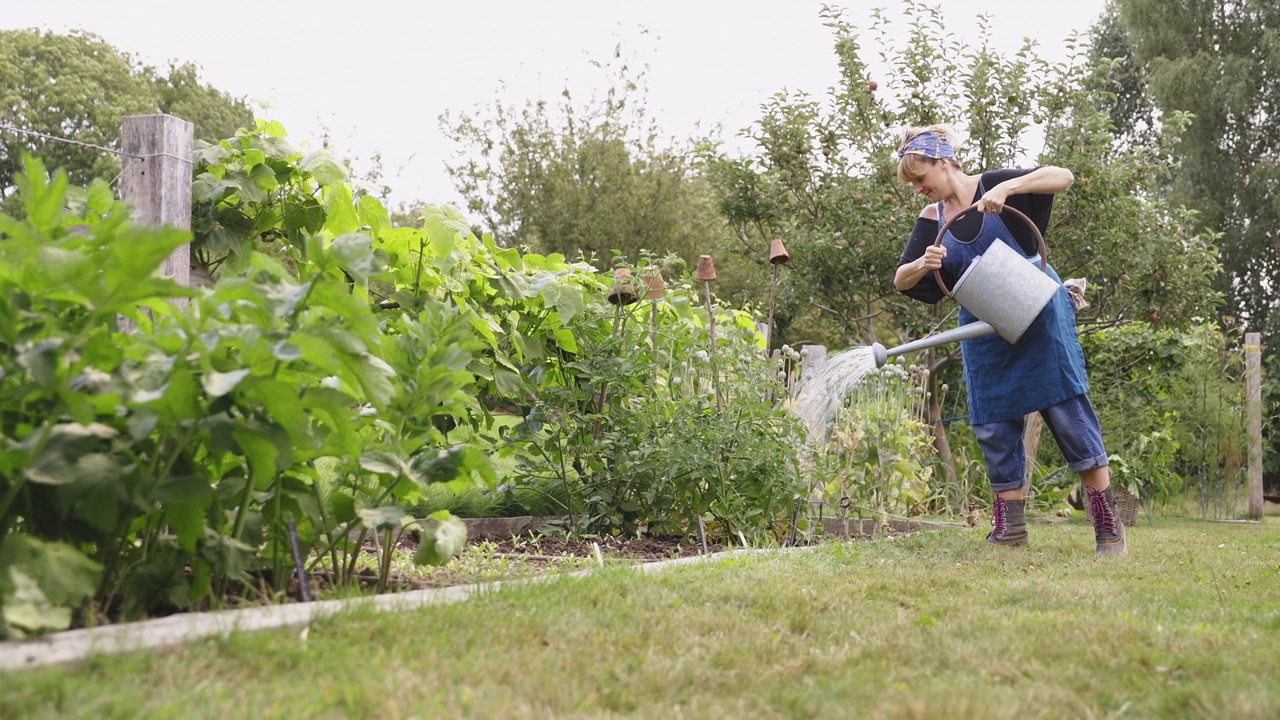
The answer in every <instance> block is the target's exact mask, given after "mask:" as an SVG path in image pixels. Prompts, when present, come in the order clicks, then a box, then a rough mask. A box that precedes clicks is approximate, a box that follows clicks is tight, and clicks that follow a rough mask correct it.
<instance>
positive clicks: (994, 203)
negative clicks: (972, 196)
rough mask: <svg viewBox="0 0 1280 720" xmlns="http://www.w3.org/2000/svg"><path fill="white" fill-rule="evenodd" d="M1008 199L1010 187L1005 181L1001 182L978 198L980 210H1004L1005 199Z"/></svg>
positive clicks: (987, 211)
mask: <svg viewBox="0 0 1280 720" xmlns="http://www.w3.org/2000/svg"><path fill="white" fill-rule="evenodd" d="M1008 199H1009V188H1007V187H1005V183H1000V184H999V185H997V186H995V187H993V188H991V189H990V190H988V191H986V192H985V193H983V195H982V197H980V198H978V211H979V212H984V213H999V212H1003V211H1004V203H1005V200H1008Z"/></svg>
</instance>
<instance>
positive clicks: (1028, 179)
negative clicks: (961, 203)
mask: <svg viewBox="0 0 1280 720" xmlns="http://www.w3.org/2000/svg"><path fill="white" fill-rule="evenodd" d="M1075 179H1076V176H1075V175H1073V174H1072V173H1071V171H1070V170H1068V169H1066V168H1061V167H1057V166H1056V165H1042V166H1040V167H1038V168H1036V169H1035V170H1032V171H1031V172H1029V173H1027V174H1026V175H1019V176H1018V177H1014V178H1009V179H1008V180H1005V181H1004V182H1002V183H1000V184H999V185H996V186H995V187H993V188H991V189H990V190H987V192H986V193H985V194H984V195H983V196H982V197H981V198H980V199H979V200H978V210H980V211H982V212H984V213H998V212H1000V211H1002V210H1004V203H1005V201H1006V200H1008V199H1009V196H1010V195H1028V194H1040V195H1053V194H1055V193H1060V192H1062V191H1063V190H1066V189H1067V188H1069V187H1071V183H1073V182H1075Z"/></svg>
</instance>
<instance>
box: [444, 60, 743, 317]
mask: <svg viewBox="0 0 1280 720" xmlns="http://www.w3.org/2000/svg"><path fill="white" fill-rule="evenodd" d="M593 64H594V65H595V66H596V67H597V68H599V69H600V70H601V71H602V72H604V73H605V76H606V84H607V88H606V89H605V90H604V91H603V94H600V93H594V92H593V93H592V94H591V95H590V96H589V98H588V99H587V100H586V101H580V100H579V99H578V96H576V95H575V94H573V92H571V91H570V89H569V88H565V90H564V91H563V93H561V96H560V98H559V99H558V100H557V101H556V102H554V103H549V102H548V101H546V100H528V101H526V102H525V103H524V105H523V106H516V105H512V104H506V103H504V102H502V101H501V100H499V101H496V102H495V103H494V104H493V105H492V106H491V107H487V108H482V109H480V110H477V111H476V112H474V113H471V114H467V113H463V114H460V115H457V116H454V115H451V114H448V113H446V114H445V115H443V116H442V117H441V118H440V124H441V128H442V129H443V131H444V132H445V134H446V135H447V136H448V137H449V138H450V139H451V140H453V141H454V142H455V143H457V145H458V150H457V153H456V154H455V157H454V160H453V161H452V162H451V163H450V164H449V165H448V171H449V174H450V176H451V177H452V178H453V180H454V185H455V187H456V188H457V189H458V191H459V192H460V193H461V194H462V196H463V198H465V200H466V202H467V205H468V209H469V210H470V211H471V212H472V213H474V214H476V215H478V216H479V217H480V218H481V222H482V224H483V225H484V226H485V227H486V228H487V229H490V230H491V231H492V232H493V234H494V237H495V238H496V239H497V240H498V242H499V243H501V244H503V245H505V246H526V247H529V248H531V249H533V250H535V251H537V252H540V253H561V254H563V255H565V256H566V257H568V258H571V259H576V258H578V257H579V256H581V257H584V258H588V259H591V258H594V259H595V261H596V262H597V263H609V262H611V261H612V260H613V256H614V251H617V252H618V253H619V254H620V255H621V256H622V257H623V258H625V259H626V260H629V261H632V262H634V261H636V260H638V259H639V258H640V255H641V252H642V251H649V252H651V253H653V254H655V255H659V256H664V255H667V254H669V253H673V254H675V255H678V256H679V257H680V258H682V259H683V260H684V261H685V262H686V263H693V262H694V261H695V260H696V259H697V257H698V256H699V255H701V254H710V253H714V252H715V251H716V250H717V249H718V248H719V247H720V246H721V245H722V244H723V240H724V239H725V238H726V237H727V236H728V230H727V228H726V227H725V224H724V221H723V219H722V218H721V217H720V216H719V214H718V213H717V211H716V207H715V203H714V200H713V196H712V192H711V187H710V185H709V184H708V182H707V180H706V178H705V177H704V176H703V175H702V174H701V173H700V172H699V168H698V167H697V166H696V163H695V159H694V153H693V151H692V146H691V144H690V143H689V142H687V141H678V140H673V139H670V138H668V137H666V136H665V135H664V134H663V133H662V132H661V131H660V130H659V129H658V127H657V125H656V123H655V122H654V121H653V119H652V118H650V117H649V115H648V114H647V112H646V110H645V105H646V100H645V90H644V75H645V73H644V71H643V70H641V71H639V72H636V71H634V70H633V68H632V65H631V64H630V63H628V62H627V61H626V60H625V59H624V57H623V54H622V50H621V47H619V48H617V49H615V52H614V55H613V57H612V58H611V60H610V61H609V62H606V63H601V62H594V63H593ZM760 252H764V250H763V249H761V250H760ZM717 268H718V270H719V271H720V275H721V276H722V277H723V278H725V279H726V280H727V282H721V283H719V284H718V286H717V290H719V291H721V292H726V293H730V294H737V292H738V291H740V290H741V289H742V287H743V286H744V284H745V282H746V281H745V280H744V279H739V280H738V281H736V282H735V281H734V280H733V275H734V273H733V272H732V269H731V268H728V267H727V264H726V262H725V261H723V260H722V259H719V258H718V259H717ZM726 276H727V277H726ZM761 277H764V276H763V275H762V276H761Z"/></svg>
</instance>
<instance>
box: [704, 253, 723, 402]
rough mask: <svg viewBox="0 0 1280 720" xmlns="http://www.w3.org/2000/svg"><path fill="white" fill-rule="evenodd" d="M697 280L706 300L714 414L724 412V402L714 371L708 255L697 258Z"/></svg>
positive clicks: (711, 276)
mask: <svg viewBox="0 0 1280 720" xmlns="http://www.w3.org/2000/svg"><path fill="white" fill-rule="evenodd" d="M698 279H699V280H701V281H702V291H703V294H704V295H705V296H706V300H707V323H708V324H707V334H708V336H709V337H710V338H711V385H712V387H714V388H715V391H716V412H720V411H722V410H724V400H723V399H722V397H721V395H720V373H719V372H718V371H717V370H716V311H715V307H713V306H712V304H711V282H712V281H713V280H715V279H716V266H715V264H714V263H713V262H711V256H710V255H703V256H701V257H699V258H698Z"/></svg>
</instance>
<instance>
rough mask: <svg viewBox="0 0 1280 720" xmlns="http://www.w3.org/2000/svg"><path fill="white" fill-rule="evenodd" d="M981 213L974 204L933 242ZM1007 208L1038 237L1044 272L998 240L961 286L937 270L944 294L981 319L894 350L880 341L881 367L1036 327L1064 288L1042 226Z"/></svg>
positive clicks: (876, 351)
mask: <svg viewBox="0 0 1280 720" xmlns="http://www.w3.org/2000/svg"><path fill="white" fill-rule="evenodd" d="M977 209H978V205H977V203H974V204H973V205H970V206H969V207H967V208H965V209H964V210H962V211H961V212H960V213H959V214H958V215H956V216H954V217H952V218H951V219H950V220H948V221H947V222H946V224H945V225H943V226H942V229H941V230H939V231H938V239H937V241H935V243H934V244H935V245H941V244H942V238H943V237H945V236H946V234H947V230H949V229H951V226H952V225H953V224H955V222H956V221H957V220H959V219H960V218H962V217H964V216H965V215H968V214H969V213H970V212H973V211H974V210H977ZM1005 210H1008V211H1010V212H1011V213H1012V214H1014V215H1016V216H1017V217H1018V218H1020V219H1021V220H1022V221H1023V222H1025V223H1026V224H1027V226H1028V227H1030V228H1031V231H1032V232H1033V233H1034V234H1035V236H1036V243H1037V245H1038V246H1039V249H1040V268H1039V269H1036V268H1035V267H1034V266H1033V265H1032V264H1031V263H1030V262H1029V261H1028V259H1027V258H1025V257H1023V256H1022V253H1020V252H1017V251H1016V250H1014V249H1013V248H1011V247H1009V245H1008V244H1006V243H1004V242H1000V241H998V240H997V241H996V242H993V243H991V247H990V248H987V250H986V252H984V253H983V254H982V255H981V256H979V257H978V258H977V259H975V260H974V261H973V262H972V263H970V264H969V267H968V269H966V270H965V271H964V274H963V275H961V276H960V279H959V280H957V281H956V286H955V287H954V288H952V289H950V290H948V289H947V285H946V283H945V282H943V280H942V273H941V272H939V271H937V270H934V271H933V275H934V278H935V279H936V280H937V282H938V287H939V288H941V290H942V292H943V293H944V294H945V295H947V296H948V297H951V298H954V299H955V300H956V302H958V303H960V306H961V307H963V308H964V309H966V310H968V311H969V312H971V313H973V315H974V317H976V318H978V321H977V322H972V323H969V324H967V325H961V326H960V327H958V328H955V329H954V330H947V331H945V332H941V333H937V334H934V335H930V336H929V337H926V338H921V339H920V340H914V341H912V342H909V343H903V344H902V345H899V346H897V347H895V348H893V349H892V350H886V349H885V347H884V346H883V345H881V344H880V343H875V344H873V345H872V346H871V352H872V356H873V357H874V358H875V362H876V367H882V366H883V365H884V364H885V363H886V362H888V361H889V358H891V357H894V356H896V355H902V354H905V353H909V352H915V351H917V350H924V349H925V348H931V347H937V346H938V345H946V344H948V343H953V342H959V341H961V340H970V339H972V338H976V337H982V336H983V335H991V334H995V333H999V335H1000V337H1002V338H1004V339H1005V340H1006V341H1007V342H1009V344H1011V345H1012V344H1014V343H1017V342H1018V340H1019V338H1021V337H1022V334H1023V333H1024V332H1026V330H1027V328H1028V327H1030V326H1031V323H1032V322H1033V321H1035V319H1036V318H1037V317H1039V316H1040V312H1041V311H1042V310H1044V307H1045V305H1048V304H1049V301H1050V300H1052V299H1053V296H1054V295H1055V294H1057V292H1058V290H1059V289H1060V288H1061V287H1062V286H1061V285H1060V284H1059V283H1058V282H1057V281H1056V280H1054V279H1053V278H1052V277H1050V276H1049V275H1048V273H1047V269H1048V266H1049V259H1048V254H1047V252H1046V249H1045V244H1044V236H1043V235H1041V234H1040V228H1038V227H1036V224H1035V223H1033V222H1031V219H1030V218H1028V217H1027V216H1026V215H1024V214H1023V213H1022V212H1021V211H1019V210H1018V209H1017V208H1012V207H1008V206H1006V207H1005Z"/></svg>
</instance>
